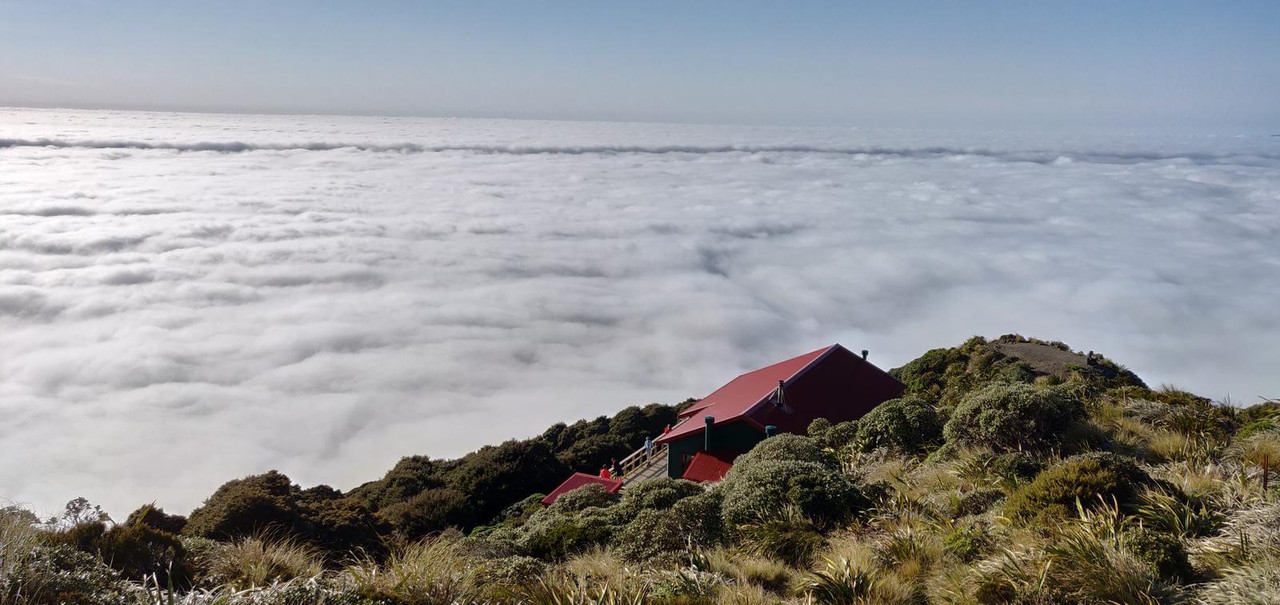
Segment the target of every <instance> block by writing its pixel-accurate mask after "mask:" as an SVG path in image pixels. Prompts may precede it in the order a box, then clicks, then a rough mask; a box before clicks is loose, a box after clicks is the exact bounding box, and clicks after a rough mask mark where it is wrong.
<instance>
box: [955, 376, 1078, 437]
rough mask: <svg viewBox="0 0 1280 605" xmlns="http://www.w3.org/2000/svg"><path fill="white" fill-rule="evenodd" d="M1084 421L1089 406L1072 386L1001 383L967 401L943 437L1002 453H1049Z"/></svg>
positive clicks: (979, 392) (957, 410) (976, 393)
mask: <svg viewBox="0 0 1280 605" xmlns="http://www.w3.org/2000/svg"><path fill="white" fill-rule="evenodd" d="M1084 417H1085V411H1084V404H1083V403H1082V402H1081V401H1080V399H1079V398H1078V397H1076V396H1075V395H1074V394H1073V393H1072V392H1071V391H1069V390H1068V389H1066V388H1063V387H1048V388H1037V387H1034V386H1031V385H1029V384H1008V383H997V384H992V385H990V386H987V387H985V388H983V389H981V390H979V391H976V392H974V393H972V394H970V395H969V396H968V397H965V398H964V400H963V401H962V402H961V403H960V405H959V406H958V407H957V408H956V409H955V411H954V412H953V413H952V415H951V419H950V420H948V421H947V424H946V426H945V427H944V429H943V434H944V435H945V437H946V439H947V442H948V443H953V444H956V445H960V446H971V447H987V448H991V449H992V450H995V451H997V452H1006V451H1013V450H1032V451H1036V450H1045V449H1048V448H1051V447H1053V446H1055V445H1057V444H1059V443H1060V441H1061V439H1062V437H1063V435H1064V433H1066V432H1068V431H1070V430H1071V429H1073V428H1074V426H1075V425H1077V424H1078V423H1079V422H1080V421H1081V420H1083V419H1084Z"/></svg>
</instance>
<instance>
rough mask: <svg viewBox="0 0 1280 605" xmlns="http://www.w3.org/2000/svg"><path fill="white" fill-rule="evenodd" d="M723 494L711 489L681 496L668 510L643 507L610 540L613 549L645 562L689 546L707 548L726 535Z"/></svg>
mask: <svg viewBox="0 0 1280 605" xmlns="http://www.w3.org/2000/svg"><path fill="white" fill-rule="evenodd" d="M723 502H724V496H723V494H722V493H721V491H720V490H719V489H713V490H709V491H706V492H703V493H701V494H698V495H696V496H692V497H688V498H684V499H681V500H680V501H678V502H676V503H675V504H673V505H672V506H671V508H670V509H667V510H658V509H644V510H642V511H640V513H639V514H637V515H636V516H635V518H633V519H631V520H630V522H629V523H627V524H626V526H625V527H623V528H622V530H621V531H619V532H618V534H617V535H616V536H615V537H614V539H613V549H614V550H615V551H617V553H618V554H619V556H621V557H622V558H624V559H627V560H629V561H647V560H650V559H653V558H655V557H658V556H661V555H664V554H667V553H673V552H679V551H683V550H685V549H688V548H694V549H699V548H710V547H711V546H713V545H715V544H717V543H719V542H720V541H722V540H723V539H724V537H725V529H724V525H723V524H722V523H721V521H720V518H721V507H722V506H723Z"/></svg>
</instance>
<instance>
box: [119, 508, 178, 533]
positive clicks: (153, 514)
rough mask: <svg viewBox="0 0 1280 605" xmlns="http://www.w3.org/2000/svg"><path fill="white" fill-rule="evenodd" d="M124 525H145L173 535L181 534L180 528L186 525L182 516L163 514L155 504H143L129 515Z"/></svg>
mask: <svg viewBox="0 0 1280 605" xmlns="http://www.w3.org/2000/svg"><path fill="white" fill-rule="evenodd" d="M124 524H125V525H145V526H147V527H151V528H154V529H158V530H160V531H163V532H168V533H171V534H174V535H177V534H180V533H182V528H183V527H186V525H187V518H186V517H184V516H182V515H170V514H167V513H165V512H164V509H163V508H160V507H158V506H156V503H155V502H152V503H151V504H144V505H142V506H139V507H138V510H135V511H133V512H132V513H129V517H128V519H126V520H125V522H124Z"/></svg>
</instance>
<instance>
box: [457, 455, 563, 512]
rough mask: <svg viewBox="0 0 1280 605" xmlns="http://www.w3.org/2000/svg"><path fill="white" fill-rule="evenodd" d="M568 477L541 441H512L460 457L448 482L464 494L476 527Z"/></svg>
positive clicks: (548, 489) (554, 456)
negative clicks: (514, 504)
mask: <svg viewBox="0 0 1280 605" xmlns="http://www.w3.org/2000/svg"><path fill="white" fill-rule="evenodd" d="M568 475H569V469H568V468H567V467H565V466H564V465H562V464H561V463H560V461H559V460H557V459H556V455H555V452H554V451H553V450H552V449H551V447H550V446H548V445H547V444H546V443H545V442H543V441H540V440H536V439H534V440H529V441H515V440H512V441H507V442H505V443H503V444H502V445H498V446H487V447H483V448H480V449H479V450H478V451H476V452H473V453H472V454H470V455H468V456H466V457H464V458H463V459H462V460H461V461H460V463H459V464H458V466H457V468H455V469H453V470H452V471H450V473H449V474H448V483H449V487H452V488H453V489H455V490H457V491H458V492H459V493H462V494H465V495H466V498H467V502H468V506H470V507H471V509H472V512H473V519H474V523H477V524H479V523H484V522H486V521H488V520H490V519H492V518H493V517H494V516H495V515H497V514H498V513H500V512H502V509H504V508H506V507H507V506H509V505H510V504H511V503H513V502H516V501H519V500H520V499H522V498H524V497H525V496H527V495H529V494H531V493H533V492H547V491H550V490H551V489H552V488H554V487H555V486H556V485H558V484H560V482H561V481H564V478H565V477H566V476H568Z"/></svg>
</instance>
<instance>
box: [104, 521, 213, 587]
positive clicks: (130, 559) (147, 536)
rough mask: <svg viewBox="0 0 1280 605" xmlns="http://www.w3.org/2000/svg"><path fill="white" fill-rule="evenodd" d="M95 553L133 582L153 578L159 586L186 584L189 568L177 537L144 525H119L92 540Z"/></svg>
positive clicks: (189, 575)
mask: <svg viewBox="0 0 1280 605" xmlns="http://www.w3.org/2000/svg"><path fill="white" fill-rule="evenodd" d="M95 546H96V548H97V551H98V555H99V556H100V557H102V560H103V561H104V562H105V563H106V564H107V565H109V566H111V568H112V569H114V570H116V571H118V572H120V575H122V576H124V577H125V578H128V579H130V580H133V581H135V582H143V581H147V580H149V579H150V578H153V577H154V578H155V581H156V582H158V583H159V584H160V585H161V586H169V585H173V586H175V587H179V588H183V587H187V586H189V585H190V583H191V570H190V569H189V567H188V565H187V560H186V557H187V552H186V549H185V548H183V546H182V541H181V540H179V539H178V537H177V536H175V535H173V534H171V533H169V532H165V531H160V530H158V529H154V528H152V527H149V526H147V525H119V526H116V527H113V528H111V529H110V530H109V531H107V532H106V533H104V534H102V537H101V538H99V539H98V541H97V543H96V545H95Z"/></svg>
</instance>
